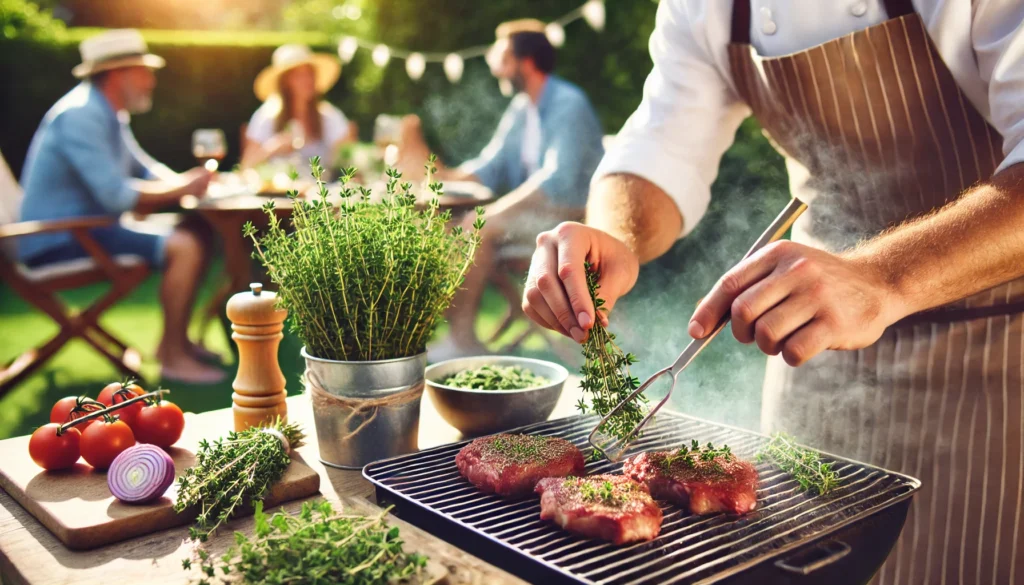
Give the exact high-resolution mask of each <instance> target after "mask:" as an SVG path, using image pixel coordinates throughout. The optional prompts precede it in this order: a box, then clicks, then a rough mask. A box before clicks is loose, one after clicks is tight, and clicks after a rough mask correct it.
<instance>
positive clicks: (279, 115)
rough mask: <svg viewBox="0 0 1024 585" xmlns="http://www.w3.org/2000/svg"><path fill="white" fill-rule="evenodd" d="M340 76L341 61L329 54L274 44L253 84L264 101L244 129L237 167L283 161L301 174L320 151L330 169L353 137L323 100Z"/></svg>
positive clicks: (335, 110)
mask: <svg viewBox="0 0 1024 585" xmlns="http://www.w3.org/2000/svg"><path fill="white" fill-rule="evenodd" d="M340 75H341V63H340V62H339V61H338V59H337V58H336V57H334V56H332V55H324V54H320V53H313V52H312V51H310V49H309V47H306V46H304V45H297V44H290V45H282V46H280V47H278V48H277V50H275V51H274V54H273V57H272V58H271V64H270V65H269V66H268V67H267V68H265V69H264V70H263V71H261V72H260V74H259V75H258V76H257V77H256V82H255V83H254V84H253V91H255V93H256V97H258V98H259V99H260V100H261V101H263V105H262V106H260V107H259V109H257V110H256V112H255V113H253V115H252V118H251V119H250V120H249V124H248V127H247V128H246V131H245V146H244V148H243V152H242V166H244V167H253V166H256V165H259V164H261V163H263V162H266V161H275V160H284V161H287V162H289V163H291V164H293V165H295V167H296V169H297V170H299V172H300V173H301V172H302V171H303V170H304V169H305V168H306V166H307V165H308V162H309V159H310V158H312V157H314V156H319V157H320V159H321V161H322V164H323V165H324V167H325V168H328V169H330V168H331V167H332V165H333V162H334V159H335V155H336V154H337V152H338V148H339V147H340V146H341V145H342V144H344V143H346V142H352V141H354V140H356V138H357V137H358V129H357V128H356V125H355V123H354V122H350V121H349V120H348V118H346V117H345V114H343V113H342V112H341V110H339V109H338V108H336V107H335V106H333V105H331V104H330V103H328V102H327V101H326V100H324V99H323V95H324V93H326V92H327V91H328V90H329V89H331V88H332V87H334V84H335V83H337V82H338V77H339V76H340Z"/></svg>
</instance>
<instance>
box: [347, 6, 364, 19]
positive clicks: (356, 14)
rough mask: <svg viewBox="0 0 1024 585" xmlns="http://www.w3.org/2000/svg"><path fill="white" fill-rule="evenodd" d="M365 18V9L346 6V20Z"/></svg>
mask: <svg viewBox="0 0 1024 585" xmlns="http://www.w3.org/2000/svg"><path fill="white" fill-rule="evenodd" d="M362 17H363V9H362V8H360V7H358V6H356V5H355V4H346V5H345V18H347V19H349V20H359V19H360V18H362Z"/></svg>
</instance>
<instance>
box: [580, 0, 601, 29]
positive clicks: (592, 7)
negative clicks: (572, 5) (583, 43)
mask: <svg viewBox="0 0 1024 585" xmlns="http://www.w3.org/2000/svg"><path fill="white" fill-rule="evenodd" d="M580 12H581V14H583V20H586V21H587V24H589V25H590V28H592V29H594V30H596V31H597V32H601V31H603V30H604V18H605V12H604V2H603V1H602V0H589V2H587V3H586V4H584V5H583V8H582V9H581V10H580Z"/></svg>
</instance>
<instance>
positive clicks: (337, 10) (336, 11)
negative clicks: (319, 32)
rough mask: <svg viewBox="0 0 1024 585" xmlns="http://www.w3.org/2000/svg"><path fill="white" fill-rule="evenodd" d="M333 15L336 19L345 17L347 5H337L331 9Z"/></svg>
mask: <svg viewBox="0 0 1024 585" xmlns="http://www.w3.org/2000/svg"><path fill="white" fill-rule="evenodd" d="M331 16H333V17H334V20H341V19H342V18H345V7H344V6H341V5H339V6H335V7H334V8H333V9H332V10H331Z"/></svg>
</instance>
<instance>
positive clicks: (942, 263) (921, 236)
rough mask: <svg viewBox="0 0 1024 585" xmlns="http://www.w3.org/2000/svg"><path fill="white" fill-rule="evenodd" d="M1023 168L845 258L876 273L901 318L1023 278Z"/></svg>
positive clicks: (909, 223) (989, 182) (969, 193)
mask: <svg viewBox="0 0 1024 585" xmlns="http://www.w3.org/2000/svg"><path fill="white" fill-rule="evenodd" d="M1022 226H1024V164H1017V165H1014V166H1012V167H1010V168H1008V169H1006V170H1005V171H1003V172H1001V173H999V174H998V175H996V176H995V177H993V178H992V179H991V180H990V181H987V182H985V183H983V184H981V185H979V186H977V187H974V188H972V189H971V190H969V191H968V192H966V193H965V194H964V195H963V196H962V197H960V198H959V199H958V200H957V201H955V202H953V203H951V204H949V205H947V206H946V207H944V208H942V209H941V210H939V211H937V212H935V213H933V214H930V215H928V216H926V217H923V218H921V219H918V220H914V221H911V222H908V223H906V224H904V225H902V226H900V227H898V228H895V229H893V230H891V231H889V232H887V233H884V234H882V235H881V236H879V237H877V238H874V239H872V240H870V241H868V242H865V243H864V244H862V245H861V246H858V247H857V248H856V249H854V250H852V251H850V252H848V253H847V254H846V255H847V256H848V257H849V258H851V259H854V260H857V261H861V262H865V263H867V264H869V265H871V266H873V267H875V268H877V269H878V270H879V272H880V273H881V275H882V277H883V278H884V279H885V280H886V281H887V282H888V283H889V285H890V286H891V287H892V288H893V290H894V291H895V292H896V294H897V296H898V298H900V299H901V300H902V302H903V304H904V306H903V307H901V312H902V313H905V314H907V315H909V314H912V313H916V312H919V311H923V310H926V309H931V308H934V307H938V306H941V305H944V304H947V303H950V302H953V301H956V300H959V299H962V298H964V297H967V296H970V295H972V294H974V293H977V292H981V291H983V290H986V289H988V288H991V287H993V286H996V285H998V284H1001V283H1003V282H1006V281H1009V280H1012V279H1014V278H1018V277H1020V276H1024V229H1022Z"/></svg>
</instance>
